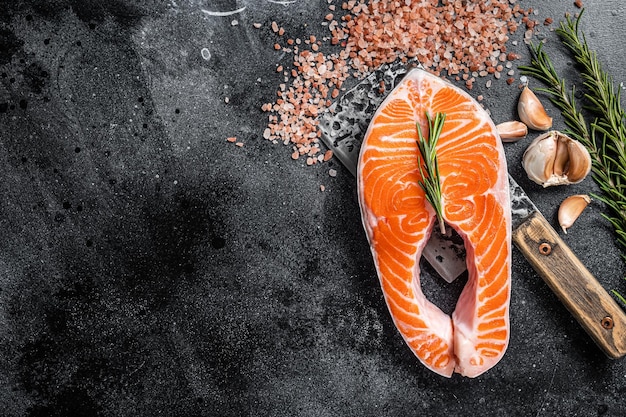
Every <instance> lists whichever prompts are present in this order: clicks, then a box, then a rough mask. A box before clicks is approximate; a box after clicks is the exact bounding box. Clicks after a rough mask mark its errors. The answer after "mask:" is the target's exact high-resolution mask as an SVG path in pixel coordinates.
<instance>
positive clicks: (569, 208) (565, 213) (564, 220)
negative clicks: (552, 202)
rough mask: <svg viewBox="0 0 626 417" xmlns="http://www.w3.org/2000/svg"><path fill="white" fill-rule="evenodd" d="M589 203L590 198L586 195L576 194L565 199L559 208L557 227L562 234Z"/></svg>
mask: <svg viewBox="0 0 626 417" xmlns="http://www.w3.org/2000/svg"><path fill="white" fill-rule="evenodd" d="M589 203H591V198H589V196H588V195H586V194H577V195H572V196H569V197H567V198H566V199H565V200H563V202H562V203H561V205H560V206H559V214H558V217H559V225H560V226H561V228H562V229H563V232H565V233H567V229H569V228H570V227H572V225H573V224H574V222H575V221H576V219H577V218H578V217H579V216H580V213H582V212H583V210H584V209H585V207H587V206H588V205H589Z"/></svg>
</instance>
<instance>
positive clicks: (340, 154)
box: [318, 63, 467, 283]
mask: <svg viewBox="0 0 626 417" xmlns="http://www.w3.org/2000/svg"><path fill="white" fill-rule="evenodd" d="M415 66H417V63H415ZM410 68H411V67H410V65H406V64H401V63H395V64H387V65H384V66H382V67H381V68H380V69H379V70H377V71H375V72H373V73H371V74H370V75H369V76H367V77H366V78H364V79H363V80H361V81H360V82H359V83H358V84H357V85H356V86H354V87H353V88H351V89H350V90H348V91H347V92H346V93H345V94H344V95H343V96H342V97H341V98H340V99H339V100H337V101H335V102H334V103H333V104H332V105H331V107H330V108H329V109H328V111H326V112H325V113H323V114H322V115H321V116H320V117H319V118H318V121H319V126H318V127H319V129H320V131H321V133H322V136H321V139H322V141H323V142H324V144H325V145H326V146H327V147H328V148H329V149H331V150H332V151H333V155H335V156H336V157H337V159H339V161H341V163H342V164H343V165H345V167H346V168H347V169H348V171H350V173H351V174H352V175H353V176H355V177H356V169H357V162H358V159H359V150H360V149H361V142H362V141H363V137H364V135H365V132H366V131H367V128H368V125H369V122H370V120H371V119H372V116H373V115H374V112H376V109H377V108H378V106H379V105H380V104H381V103H382V101H383V100H384V99H385V97H386V96H387V93H388V92H389V91H391V90H392V89H393V88H394V87H395V86H396V84H397V83H398V82H399V81H400V80H402V78H403V77H404V75H405V74H406V73H407V72H408V70H409V69H410ZM422 256H423V257H424V259H426V261H427V262H428V263H429V264H430V266H432V268H433V269H434V270H435V271H436V272H437V274H439V276H441V278H443V279H444V280H445V281H447V282H449V283H451V282H453V281H454V280H455V279H456V278H458V277H459V276H460V275H461V274H463V272H465V271H466V270H467V265H466V263H465V245H464V242H463V239H462V238H461V237H460V236H459V235H458V234H457V233H456V232H455V231H454V230H453V229H452V228H451V227H447V228H446V234H445V235H442V234H441V232H440V231H439V227H438V226H437V225H435V226H434V227H433V232H432V234H431V237H430V239H429V241H428V243H427V244H426V247H425V248H424V251H423V253H422Z"/></svg>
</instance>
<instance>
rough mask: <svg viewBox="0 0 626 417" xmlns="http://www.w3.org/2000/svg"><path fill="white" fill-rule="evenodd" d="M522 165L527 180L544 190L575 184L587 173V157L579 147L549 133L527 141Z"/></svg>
mask: <svg viewBox="0 0 626 417" xmlns="http://www.w3.org/2000/svg"><path fill="white" fill-rule="evenodd" d="M522 166H523V167H524V170H525V171H526V174H527V175H528V178H530V179H531V180H533V181H534V182H536V183H537V184H540V185H542V186H544V187H549V186H552V185H567V184H577V183H579V182H581V181H582V180H583V179H585V177H586V176H587V175H588V174H589V172H590V171H591V156H590V155H589V152H588V151H587V149H586V148H585V147H584V146H583V144H581V143H580V142H578V141H576V140H574V139H572V138H570V137H569V136H567V135H565V134H563V133H561V132H559V131H556V130H552V131H550V132H546V133H544V134H542V135H539V136H537V137H536V138H535V139H534V140H533V141H532V142H531V144H530V145H529V146H528V148H526V151H525V152H524V156H523V157H522Z"/></svg>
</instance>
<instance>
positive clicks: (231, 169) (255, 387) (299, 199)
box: [0, 0, 626, 416]
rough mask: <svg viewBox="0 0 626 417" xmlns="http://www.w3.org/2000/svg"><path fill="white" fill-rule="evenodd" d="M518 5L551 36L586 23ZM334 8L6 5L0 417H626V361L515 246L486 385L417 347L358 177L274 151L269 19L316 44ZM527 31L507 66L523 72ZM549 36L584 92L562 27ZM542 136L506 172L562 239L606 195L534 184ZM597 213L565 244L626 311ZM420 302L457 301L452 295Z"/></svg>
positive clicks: (275, 79)
mask: <svg viewBox="0 0 626 417" xmlns="http://www.w3.org/2000/svg"><path fill="white" fill-rule="evenodd" d="M335 3H336V4H338V5H339V4H340V3H338V2H335ZM545 3H548V2H545ZM520 4H521V5H522V6H523V7H525V8H527V7H531V6H534V7H535V8H536V9H537V10H538V14H537V15H536V18H537V19H538V20H539V21H540V22H543V19H544V18H545V17H548V16H550V17H553V18H554V19H555V21H558V20H560V19H561V18H562V16H563V15H564V14H565V13H566V12H570V13H574V12H576V11H577V9H576V8H575V7H574V5H573V4H572V2H571V1H552V2H549V4H544V2H541V1H525V0H523V1H521V0H520ZM585 6H586V11H585V16H584V18H583V21H582V23H581V28H582V29H583V30H584V31H585V32H586V33H587V34H588V36H589V42H590V44H591V46H592V47H593V48H595V49H596V50H597V51H598V54H599V57H600V60H601V61H602V62H603V64H605V65H606V68H608V69H609V70H610V72H611V74H612V75H613V76H614V77H615V81H616V83H620V82H623V81H624V79H625V78H626V72H625V71H624V68H625V65H626V58H625V56H624V53H623V40H624V39H626V34H625V32H626V25H624V18H625V17H626V10H625V9H624V5H623V3H622V2H620V1H618V0H612V1H599V0H595V1H591V0H586V1H585ZM244 7H245V10H243V11H242V12H240V13H238V14H235V15H231V16H226V17H215V16H210V15H207V14H205V13H203V12H202V11H201V9H207V10H213V11H220V10H221V11H226V10H235V9H239V8H244ZM327 7H328V3H327V1H326V0H320V1H304V0H295V1H293V2H285V3H284V4H279V3H276V2H270V1H268V0H240V1H234V0H232V1H228V0H220V1H214V0H210V1H208V2H206V1H196V0H191V1H181V0H178V1H174V0H170V1H149V0H144V1H135V2H131V1H122V0H111V1H106V2H101V1H96V0H55V1H35V0H31V1H19V0H18V1H2V2H0V161H1V166H2V168H1V169H0V196H1V199H2V200H1V204H0V233H1V234H2V238H1V239H0V415H3V416H96V415H102V416H129V415H137V416H156V415H164V416H245V415H250V416H400V415H403V416H408V415H428V416H457V415H485V416H488V415H489V416H491V415H494V416H496V415H497V416H505V415H513V416H548V415H559V416H561V415H576V416H598V415H605V416H621V415H626V402H625V399H626V362H624V360H615V361H613V360H609V359H607V358H606V357H604V356H603V354H602V353H601V352H600V351H599V349H598V348H597V347H596V346H595V345H593V343H592V342H591V340H590V339H589V337H588V336H587V335H586V334H585V333H584V331H583V330H582V329H581V328H580V327H579V325H578V324H577V323H576V322H575V321H574V319H573V318H572V317H571V316H570V315H569V313H568V312H567V311H566V310H565V309H564V307H563V306H562V305H561V304H560V303H559V301H558V300H557V299H556V297H555V296H554V295H553V294H552V293H551V292H550V291H549V289H548V288H547V287H546V285H545V284H544V283H543V282H542V281H541V279H540V278H539V277H538V276H537V275H536V274H535V273H534V272H533V270H532V269H531V267H530V266H529V265H528V263H527V262H526V261H525V260H524V259H523V258H522V257H521V255H520V254H519V252H517V251H516V252H515V253H514V268H513V293H512V299H511V343H510V347H509V349H508V352H507V354H506V356H505V357H504V359H503V360H502V361H501V362H500V363H499V364H498V365H497V366H496V367H495V368H493V369H492V370H490V371H489V372H487V373H486V374H484V375H482V376H480V377H478V378H476V379H466V378H463V377H460V376H458V375H455V376H454V377H453V378H451V379H445V378H442V377H439V376H437V375H435V374H433V373H432V372H430V371H428V370H427V369H425V368H424V367H423V366H422V365H421V364H420V363H419V362H418V361H417V360H416V359H415V358H414V356H413V354H412V353H411V352H410V351H409V350H408V348H406V346H405V345H404V342H403V341H402V340H401V338H400V336H399V335H398V333H397V332H396V330H395V328H394V326H393V323H392V322H391V319H390V317H389V314H388V312H387V308H386V306H385V305H384V302H383V299H382V295H381V292H380V288H379V285H378V281H377V278H376V275H375V270H374V266H373V262H372V260H371V257H370V253H369V247H368V244H367V242H366V239H365V235H364V233H363V230H362V228H361V223H360V219H359V215H358V206H357V204H356V201H355V199H354V185H355V183H354V179H353V178H352V177H351V176H350V175H349V173H348V172H347V171H346V170H345V169H344V168H343V167H341V166H340V165H339V163H338V162H336V161H330V162H329V163H326V164H323V165H318V166H315V167H306V166H305V164H304V162H303V161H293V160H291V158H290V156H289V155H290V153H291V151H290V149H289V148H288V147H285V146H283V145H281V144H279V145H272V144H271V143H270V142H268V141H266V140H264V139H263V138H262V132H263V129H264V128H265V123H266V121H267V115H266V114H265V113H263V112H262V111H261V110H260V107H261V105H262V104H263V103H265V102H268V101H272V100H273V99H274V97H275V91H276V90H277V89H278V86H279V84H280V83H281V82H283V80H282V79H281V78H280V76H278V75H277V74H276V66H277V65H278V64H281V65H289V64H290V59H291V57H290V56H289V55H285V54H283V53H281V52H277V51H275V50H274V49H273V47H272V46H273V44H274V43H275V42H276V35H275V34H274V33H273V32H272V31H271V29H270V28H269V24H270V23H271V22H272V21H273V20H275V21H277V22H280V23H281V25H282V26H283V27H285V29H286V30H287V32H288V33H289V34H290V35H291V36H294V37H295V36H300V37H304V36H306V35H308V34H317V35H318V36H320V37H321V35H322V34H324V33H325V30H326V28H325V27H324V26H322V22H323V21H324V16H325V15H326V14H327V13H328V9H327ZM234 21H235V22H234ZM254 22H259V23H262V24H263V27H262V28H261V29H255V28H254V27H253V26H252V23H254ZM554 26H555V24H553V25H552V26H551V27H552V28H553V27H554ZM522 35H523V33H522V31H520V32H518V33H517V34H516V37H517V39H518V40H519V41H520V42H519V44H518V46H517V47H511V49H512V50H515V51H516V52H519V53H520V54H522V56H523V58H522V59H521V60H520V62H522V63H526V62H528V53H527V50H526V47H525V46H524V45H523V43H522V42H521V38H522ZM541 36H542V37H545V39H546V40H547V44H546V49H547V50H549V51H550V52H551V53H552V54H554V56H555V57H557V62H556V63H557V69H558V70H559V71H560V72H562V73H564V74H566V75H567V76H569V77H571V78H572V79H574V80H577V81H578V79H577V78H576V71H575V68H574V65H573V64H572V62H571V57H569V56H568V55H567V53H566V51H564V50H563V48H561V47H560V46H559V44H558V42H557V41H556V37H555V35H554V33H553V32H551V31H550V30H549V27H545V28H543V27H542V34H541ZM202 48H207V49H208V50H209V51H210V58H209V59H208V60H206V59H204V58H203V57H202V55H201V52H200V51H201V50H202ZM516 76H517V74H516ZM483 81H486V80H483ZM483 81H480V82H477V83H476V87H475V89H474V90H473V91H472V94H475V96H477V95H478V94H482V95H484V101H483V103H484V104H485V106H486V107H487V108H488V109H489V110H490V111H491V112H492V116H493V118H494V120H495V121H496V122H501V121H505V120H509V119H511V118H513V117H514V116H515V103H516V100H517V95H518V94H519V90H518V89H517V86H516V85H513V86H508V85H506V83H504V82H502V81H500V82H494V84H493V86H492V87H491V88H486V87H485V86H484V82H483ZM226 98H228V100H226ZM544 102H546V107H547V108H548V110H549V111H550V112H551V113H552V114H557V112H556V111H555V109H554V108H553V107H551V106H550V105H549V104H547V100H545V99H544ZM555 127H556V128H559V129H563V128H564V125H563V121H562V119H560V118H559V117H556V118H555ZM230 136H237V138H238V139H239V140H240V141H242V142H243V143H244V146H243V147H241V148H240V147H237V146H234V145H233V144H230V143H228V142H226V141H225V138H227V137H230ZM528 140H529V139H526V140H525V141H522V142H519V143H517V144H513V145H510V146H507V157H508V158H509V164H510V170H511V172H512V173H513V175H514V176H515V177H516V178H517V179H518V181H519V182H520V184H521V185H522V186H524V187H525V188H526V190H527V191H528V192H529V194H530V195H531V196H532V197H533V199H534V200H535V201H536V203H537V205H538V206H539V208H540V209H541V210H542V211H543V212H544V214H545V215H546V217H547V218H548V219H549V220H551V221H552V222H553V224H555V225H556V208H557V206H558V204H559V202H560V201H561V199H562V198H564V196H566V195H569V194H573V193H578V192H590V191H591V192H593V191H595V190H597V189H596V188H595V186H594V184H593V182H592V181H591V180H590V179H588V180H586V181H584V182H583V183H581V184H579V185H576V186H572V187H570V188H567V189H564V188H559V189H556V188H553V189H547V190H544V189H540V187H538V186H535V185H534V184H531V183H529V181H528V180H526V179H525V177H524V175H523V173H522V170H521V167H520V165H519V161H520V158H521V153H522V152H523V150H524V148H525V146H526V145H527V144H528ZM330 168H333V169H336V170H337V171H338V175H337V176H336V177H330V176H329V175H328V170H329V169H330ZM322 184H323V185H325V187H326V191H325V192H321V191H320V185H322ZM601 213H603V207H602V206H601V205H600V204H599V203H598V202H594V203H593V204H592V205H591V206H590V207H589V208H588V209H587V211H586V212H585V214H584V216H582V217H581V218H580V219H579V221H578V222H577V223H576V225H575V226H574V227H572V228H571V230H570V231H569V233H568V234H567V235H566V236H564V238H565V240H566V242H567V243H568V244H569V245H570V246H571V247H572V249H573V250H574V251H575V252H576V253H577V254H578V255H579V256H580V258H581V259H582V260H583V262H584V263H585V264H586V265H587V267H588V268H589V269H590V270H591V272H592V273H594V274H595V275H596V276H597V278H598V279H599V280H600V281H601V282H602V284H603V285H604V286H605V288H607V289H608V290H610V289H617V290H619V291H620V292H622V293H623V294H626V282H625V281H624V280H623V277H624V274H625V270H626V269H625V267H624V264H623V262H622V260H621V258H620V252H619V249H618V248H617V247H616V244H615V241H614V236H613V234H612V232H611V229H610V227H609V225H608V224H607V222H606V221H605V220H603V218H602V216H601ZM424 285H425V286H426V287H427V288H426V292H427V293H428V294H430V296H431V297H432V298H433V299H435V300H438V301H439V302H440V303H442V304H444V305H446V306H452V305H453V300H452V299H451V297H450V296H449V293H450V292H451V291H452V292H453V291H457V289H455V288H454V287H448V286H446V285H445V284H443V283H440V282H425V283H424ZM457 294H458V291H457Z"/></svg>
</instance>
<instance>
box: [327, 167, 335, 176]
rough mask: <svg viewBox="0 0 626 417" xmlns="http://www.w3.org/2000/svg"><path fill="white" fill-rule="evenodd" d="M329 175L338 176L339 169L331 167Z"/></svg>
mask: <svg viewBox="0 0 626 417" xmlns="http://www.w3.org/2000/svg"><path fill="white" fill-rule="evenodd" d="M328 175H330V176H331V177H336V176H337V170H335V169H332V168H331V169H329V170H328Z"/></svg>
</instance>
